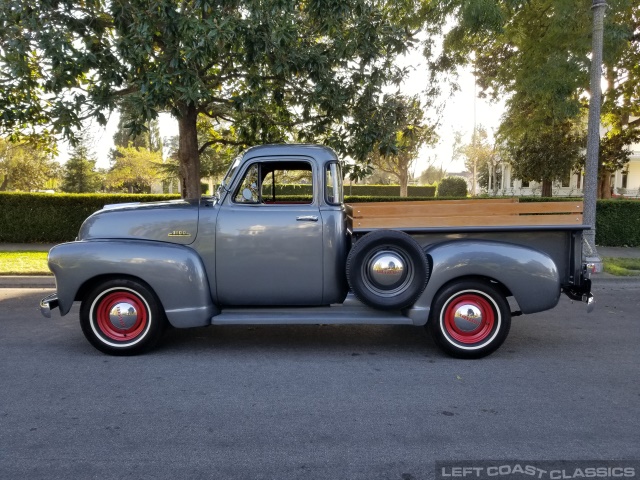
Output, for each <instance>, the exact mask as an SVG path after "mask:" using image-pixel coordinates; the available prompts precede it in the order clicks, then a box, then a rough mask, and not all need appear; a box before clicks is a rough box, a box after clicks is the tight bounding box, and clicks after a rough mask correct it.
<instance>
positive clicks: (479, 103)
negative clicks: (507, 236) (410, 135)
mask: <svg viewBox="0 0 640 480" xmlns="http://www.w3.org/2000/svg"><path fill="white" fill-rule="evenodd" d="M399 64H400V65H402V66H411V68H412V70H411V72H410V74H409V76H408V77H407V79H406V81H405V82H404V84H403V85H402V87H401V89H402V92H403V93H405V94H407V95H415V94H420V93H421V92H422V91H423V90H424V89H425V87H426V85H425V81H426V80H427V79H428V72H427V68H426V62H425V60H424V58H423V57H422V55H421V54H420V52H419V51H417V50H416V51H414V52H411V53H410V54H408V55H406V56H405V57H403V58H401V59H400V60H399ZM458 83H459V86H460V89H459V90H458V91H457V92H456V93H455V94H454V95H453V96H452V97H450V98H448V99H447V100H446V102H445V107H444V109H443V111H442V116H441V120H440V126H439V128H438V130H437V133H438V136H439V141H438V143H437V144H436V145H435V146H434V147H429V148H426V147H425V148H423V149H422V150H421V151H420V154H419V157H418V160H417V162H416V165H415V167H414V172H413V173H414V175H420V173H421V172H422V171H423V170H424V169H426V168H427V166H428V165H429V164H430V163H431V164H433V165H435V166H436V167H442V168H443V169H444V170H445V171H447V172H449V173H454V172H462V171H464V170H465V168H464V162H463V161H462V160H458V161H456V162H452V161H451V150H452V146H453V134H454V132H455V131H460V132H461V133H462V135H463V143H467V142H470V141H471V135H472V133H473V124H474V113H473V112H474V97H475V88H474V79H473V74H472V73H471V70H470V69H466V70H461V71H460V72H459V78H458ZM443 89H444V87H443ZM475 112H476V115H475V116H476V122H477V124H478V125H482V126H484V127H485V129H486V130H487V132H488V133H489V136H490V138H491V135H492V133H493V131H495V130H496V129H497V128H498V126H499V124H500V117H501V116H502V114H503V112H504V103H503V102H498V103H492V102H489V101H487V100H484V99H481V98H476V99H475ZM426 113H427V116H428V115H429V113H431V112H426ZM118 119H119V114H118V113H117V112H113V113H111V115H110V117H109V121H108V123H107V126H106V128H102V127H100V126H98V125H95V124H94V125H91V126H90V127H89V128H90V130H91V132H92V138H93V150H94V153H95V155H96V158H97V160H98V162H97V166H98V167H99V168H108V167H109V152H110V150H111V148H113V135H114V133H115V131H116V127H117V125H118ZM159 124H160V135H161V137H162V138H165V137H171V136H175V135H177V134H178V125H177V122H176V121H175V120H174V119H173V118H172V117H171V116H170V115H169V114H160V121H159ZM68 155H69V154H68V146H67V145H64V144H63V145H61V146H60V155H59V157H58V160H59V161H60V162H63V163H64V162H65V161H66V160H67V158H68Z"/></svg>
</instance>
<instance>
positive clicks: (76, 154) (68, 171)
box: [61, 138, 104, 193]
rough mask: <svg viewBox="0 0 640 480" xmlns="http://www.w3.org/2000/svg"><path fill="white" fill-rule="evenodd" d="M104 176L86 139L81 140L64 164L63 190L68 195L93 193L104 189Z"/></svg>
mask: <svg viewBox="0 0 640 480" xmlns="http://www.w3.org/2000/svg"><path fill="white" fill-rule="evenodd" d="M103 182H104V175H103V174H102V173H101V172H99V171H97V170H96V159H95V157H94V156H93V154H92V153H91V151H90V149H89V146H88V141H87V139H86V138H83V139H81V141H80V143H78V144H77V145H76V146H75V147H74V148H73V150H72V152H71V156H70V157H69V160H67V162H66V163H65V164H64V167H63V174H62V185H61V190H62V191H63V192H68V193H93V192H97V191H99V190H100V189H101V188H102V185H103Z"/></svg>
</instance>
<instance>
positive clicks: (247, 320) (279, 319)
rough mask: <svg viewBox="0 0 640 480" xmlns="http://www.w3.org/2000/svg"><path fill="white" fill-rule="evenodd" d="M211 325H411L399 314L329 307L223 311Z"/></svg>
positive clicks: (232, 309)
mask: <svg viewBox="0 0 640 480" xmlns="http://www.w3.org/2000/svg"><path fill="white" fill-rule="evenodd" d="M211 324H212V325H278V324H279V325H317V324H331V325H358V324H374V325H413V321H412V320H411V319H410V318H408V317H405V316H404V315H402V313H400V312H398V311H393V312H385V311H381V310H375V309H373V308H369V307H366V306H364V305H362V304H360V305H348V304H338V305H331V306H328V307H256V308H225V309H223V310H222V312H221V313H220V314H219V315H216V316H214V317H212V318H211Z"/></svg>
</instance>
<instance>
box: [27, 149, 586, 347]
mask: <svg viewBox="0 0 640 480" xmlns="http://www.w3.org/2000/svg"><path fill="white" fill-rule="evenodd" d="M292 193H293V194H294V195H292ZM559 203H565V202H559ZM559 203H556V204H554V205H555V206H553V205H551V206H550V207H548V209H546V210H545V209H542V211H536V212H537V213H536V212H534V213H535V215H525V214H527V213H531V212H532V210H531V208H532V207H531V205H533V204H519V203H515V202H514V201H512V200H509V199H507V200H495V201H491V200H487V201H481V200H477V201H473V200H469V201H459V202H438V201H434V202H406V203H405V202H401V203H395V202H394V203H378V204H375V203H374V204H356V205H345V204H344V203H343V188H342V173H341V168H340V161H339V160H338V158H337V157H336V154H335V153H334V152H333V151H332V150H331V149H329V148H325V147H320V146H313V145H267V146H261V147H254V148H251V149H249V150H247V151H245V152H244V153H243V154H242V155H241V156H239V157H238V158H237V159H236V160H235V161H234V163H233V165H232V166H231V168H230V169H229V171H228V172H227V174H226V176H225V178H224V181H223V182H222V184H221V186H220V188H219V190H218V192H217V194H216V195H214V196H213V197H203V198H202V199H197V200H176V201H167V202H157V203H148V204H123V205H110V206H106V207H105V208H103V209H102V210H100V211H98V212H95V213H94V214H93V215H91V216H90V217H89V218H87V219H86V221H85V222H84V223H83V225H82V227H81V228H80V232H79V234H78V238H77V240H76V241H74V242H69V243H64V244H61V245H57V246H55V247H54V248H52V249H51V251H50V252H49V267H50V269H51V271H52V272H53V273H54V274H55V278H56V285H57V292H56V293H55V294H53V295H50V296H48V297H46V298H44V299H43V300H42V301H41V303H40V307H41V311H42V313H43V315H45V316H46V317H50V316H51V310H52V309H54V308H59V309H60V314H61V315H66V314H67V313H69V311H70V309H71V307H72V305H73V303H74V302H75V301H79V302H81V306H80V325H81V327H82V331H83V333H84V335H85V336H86V338H87V339H88V340H89V342H90V343H91V344H92V345H93V346H94V347H96V348H97V349H98V350H100V351H102V352H105V353H108V354H113V355H131V354H137V353H140V352H143V351H146V350H148V349H149V348H151V347H153V346H154V345H155V344H156V343H157V341H158V340H159V339H160V337H161V335H162V333H163V330H164V327H165V326H166V325H167V323H169V324H171V325H173V326H174V327H177V328H186V327H202V326H206V325H212V324H213V325H238V324H260V325H264V324H389V325H400V324H405V325H425V326H426V327H427V329H428V330H429V332H430V334H431V335H432V336H433V338H434V339H435V341H436V343H437V344H438V345H439V346H440V347H441V348H442V349H443V350H444V351H445V352H447V353H448V354H450V355H453V356H456V357H462V358H478V357H483V356H485V355H488V354H490V353H491V352H493V351H495V350H496V349H497V348H498V347H499V346H500V345H501V344H502V343H503V342H504V340H505V339H506V337H507V335H508V333H509V328H510V325H511V317H512V316H514V315H520V314H522V313H524V314H528V313H534V312H541V311H544V310H547V309H551V308H553V307H554V306H555V305H556V304H557V303H558V300H559V298H560V294H561V292H564V293H566V294H567V295H568V296H569V297H571V298H572V299H576V300H582V301H585V302H587V303H588V304H589V307H590V308H591V307H592V302H593V297H592V296H591V293H590V289H591V282H590V280H589V271H588V268H587V267H588V266H587V265H586V264H584V263H583V260H582V232H583V230H585V229H586V228H588V227H587V226H584V225H582V221H581V218H582V217H581V215H579V214H576V213H575V212H573V211H569V212H568V214H567V212H563V215H558V214H555V213H554V212H559V211H560V210H558V208H559V207H558V205H559ZM564 208H565V209H566V208H567V207H566V206H565V207H564ZM572 208H573V207H572ZM575 208H577V209H579V208H581V207H580V205H577V206H575ZM367 209H368V210H367ZM372 209H373V210H372ZM523 209H524V210H523ZM365 211H368V212H369V213H368V214H365V213H363V212H365Z"/></svg>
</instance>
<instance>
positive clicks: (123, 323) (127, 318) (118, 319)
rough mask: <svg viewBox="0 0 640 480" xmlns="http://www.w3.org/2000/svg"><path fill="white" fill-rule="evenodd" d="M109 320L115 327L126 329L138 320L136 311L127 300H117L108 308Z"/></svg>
mask: <svg viewBox="0 0 640 480" xmlns="http://www.w3.org/2000/svg"><path fill="white" fill-rule="evenodd" d="M109 321H110V322H111V325H113V327H114V328H116V329H119V330H128V329H130V328H132V327H133V326H134V325H135V324H136V322H137V321H138V311H137V310H136V308H135V306H134V305H133V304H131V303H129V302H118V303H116V304H115V305H113V306H112V307H111V309H110V310H109Z"/></svg>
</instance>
